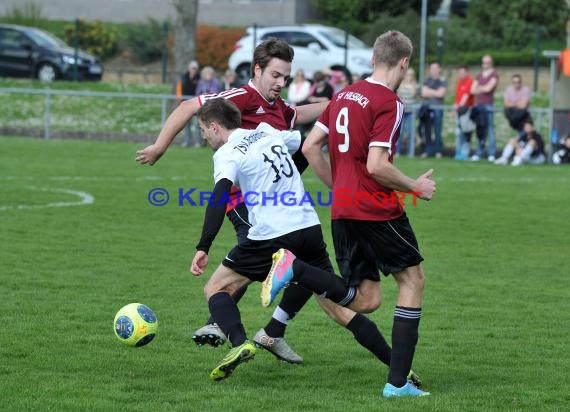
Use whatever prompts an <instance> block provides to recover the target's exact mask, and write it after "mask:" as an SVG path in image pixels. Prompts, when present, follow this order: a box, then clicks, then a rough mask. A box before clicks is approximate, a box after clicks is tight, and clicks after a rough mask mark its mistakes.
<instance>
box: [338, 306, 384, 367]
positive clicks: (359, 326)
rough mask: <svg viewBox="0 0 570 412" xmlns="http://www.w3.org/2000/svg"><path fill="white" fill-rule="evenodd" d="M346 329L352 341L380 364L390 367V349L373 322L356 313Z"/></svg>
mask: <svg viewBox="0 0 570 412" xmlns="http://www.w3.org/2000/svg"><path fill="white" fill-rule="evenodd" d="M346 328H347V329H348V330H349V331H351V332H352V334H353V335H354V339H356V341H357V342H358V343H360V344H361V345H362V346H364V347H365V348H366V349H368V350H369V351H370V352H372V354H373V355H374V356H376V357H377V358H378V359H379V360H380V362H382V363H383V364H385V365H387V366H390V357H391V356H392V349H391V348H390V345H388V342H386V339H384V336H382V333H380V330H378V327H377V326H376V324H375V323H374V322H372V321H371V320H370V319H368V318H367V317H366V316H364V315H362V314H360V313H357V314H356V315H355V316H354V317H353V318H352V320H351V321H350V322H348V324H347V325H346Z"/></svg>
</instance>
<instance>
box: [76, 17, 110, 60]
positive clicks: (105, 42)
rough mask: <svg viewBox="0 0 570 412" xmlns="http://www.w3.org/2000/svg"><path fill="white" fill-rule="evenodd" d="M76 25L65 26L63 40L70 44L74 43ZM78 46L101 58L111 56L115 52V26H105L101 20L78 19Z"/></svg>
mask: <svg viewBox="0 0 570 412" xmlns="http://www.w3.org/2000/svg"><path fill="white" fill-rule="evenodd" d="M75 31H76V25H75V24H70V25H67V26H66V27H65V41H66V43H67V44H69V45H70V46H74V45H75V36H76V33H75ZM77 37H78V38H77V40H78V47H79V48H81V49H83V50H86V51H88V52H89V53H92V54H94V55H96V56H99V57H101V58H102V59H104V58H107V57H111V56H113V55H114V54H115V53H116V52H117V43H118V37H119V35H118V31H117V29H116V28H114V27H112V28H105V26H104V25H103V23H102V22H100V21H94V22H89V21H86V20H83V19H79V28H78V33H77Z"/></svg>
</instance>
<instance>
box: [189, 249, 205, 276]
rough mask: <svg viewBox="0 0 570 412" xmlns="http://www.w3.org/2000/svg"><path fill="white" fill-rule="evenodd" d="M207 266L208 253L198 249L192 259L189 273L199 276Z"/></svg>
mask: <svg viewBox="0 0 570 412" xmlns="http://www.w3.org/2000/svg"><path fill="white" fill-rule="evenodd" d="M207 266H208V254H207V253H206V252H204V251H203V250H198V251H197V252H196V254H195V255H194V259H192V265H191V266H190V273H192V274H193V275H194V276H200V275H201V274H202V273H204V270H206V267H207Z"/></svg>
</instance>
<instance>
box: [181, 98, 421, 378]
mask: <svg viewBox="0 0 570 412" xmlns="http://www.w3.org/2000/svg"><path fill="white" fill-rule="evenodd" d="M198 123H199V125H200V128H201V130H202V136H204V138H205V139H206V140H207V141H208V143H209V144H210V146H212V148H214V150H216V153H215V154H214V176H215V182H216V184H215V187H214V191H213V193H214V194H213V198H212V201H211V202H210V204H209V205H208V207H207V210H206V214H205V218H204V227H203V230H202V235H201V238H200V241H199V243H198V245H197V247H196V249H197V252H196V255H195V257H194V259H193V260H192V265H191V268H190V269H191V272H192V273H193V274H195V275H201V274H203V273H204V270H205V269H206V266H207V265H208V250H209V248H210V246H211V245H212V242H213V241H214V238H215V237H216V234H217V233H218V231H219V229H220V227H221V224H222V222H223V218H224V212H225V207H226V203H227V202H228V201H230V198H229V191H230V189H231V187H232V185H233V184H235V183H237V182H239V185H240V188H241V190H242V193H244V196H245V197H246V199H245V203H246V205H247V207H248V210H249V214H250V220H251V224H252V227H251V228H250V230H249V233H248V236H247V239H245V240H244V241H242V242H239V243H238V245H237V246H236V247H234V248H233V249H232V250H231V251H230V253H228V255H227V256H226V258H225V259H224V260H223V262H222V264H221V265H220V266H219V267H218V269H216V271H215V272H214V274H213V275H212V277H211V278H210V279H209V280H208V282H207V284H206V287H205V292H206V297H207V299H208V306H209V308H210V312H211V314H212V316H213V317H214V320H215V321H216V322H217V324H218V325H219V327H220V328H221V329H222V331H223V332H224V334H225V335H226V336H228V339H229V340H230V342H231V344H232V346H233V349H232V350H231V351H230V353H229V354H228V355H227V356H226V357H225V358H224V359H223V360H222V362H221V363H220V364H219V365H218V366H217V367H216V368H215V369H214V370H213V371H212V373H211V378H212V379H214V380H220V379H224V378H225V377H227V376H228V375H229V374H230V373H231V372H232V371H233V370H234V368H235V367H236V366H237V365H239V363H241V362H242V361H246V360H248V359H250V358H251V357H253V356H254V354H255V347H254V346H253V345H252V344H251V343H250V342H249V341H247V337H246V334H245V330H244V327H243V325H242V323H241V319H240V315H239V310H238V308H237V305H236V303H235V301H234V300H233V299H232V297H231V296H232V295H233V294H234V293H235V292H236V291H237V290H239V289H240V288H241V287H243V286H244V285H247V284H249V283H250V282H252V281H261V280H263V279H265V277H266V276H267V273H268V271H269V270H270V268H271V256H272V254H273V252H275V250H277V249H279V248H282V247H288V248H291V250H295V253H297V254H298V255H299V256H302V258H303V259H304V260H306V261H307V262H311V264H313V265H315V266H316V267H318V268H320V269H322V270H324V271H326V272H332V265H331V262H330V259H329V256H328V253H327V251H326V245H325V242H324V240H323V236H322V232H321V227H320V223H319V219H318V216H317V214H316V212H315V210H314V209H313V208H312V206H310V205H308V204H307V202H304V203H302V204H300V203H295V202H293V204H291V201H290V199H291V197H290V196H291V195H292V197H293V198H296V199H301V198H302V197H303V195H304V194H305V190H304V188H303V183H302V182H301V178H300V175H299V172H298V170H297V169H296V167H295V165H294V162H293V161H292V158H291V156H290V154H289V150H297V149H298V148H299V145H300V143H301V139H300V134H299V132H297V131H295V132H289V131H281V132H280V131H277V130H275V129H273V128H272V127H270V126H269V125H267V124H261V125H259V126H258V127H257V129H255V130H254V131H251V130H245V129H240V128H238V127H239V125H240V117H239V110H238V109H237V108H236V107H235V106H233V105H232V104H231V103H229V102H228V101H227V100H224V99H213V100H209V101H208V102H206V103H205V104H204V105H203V106H202V108H201V109H200V110H199V111H198ZM252 191H255V192H256V193H257V196H256V197H254V198H250V197H249V196H251V192H252ZM284 195H287V196H288V197H287V199H286V200H285V201H284V200H283V198H282V196H284ZM318 301H319V303H320V304H321V306H322V307H323V308H324V309H325V311H326V312H327V313H328V312H334V313H337V314H338V315H337V316H339V317H342V318H344V319H347V323H348V324H349V325H352V327H353V329H354V330H353V329H350V330H351V331H353V333H354V334H355V337H356V338H357V340H358V342H359V343H360V344H361V345H363V346H364V347H366V348H367V349H369V350H370V351H372V352H373V353H375V350H378V348H379V347H381V346H382V345H385V348H382V350H384V352H386V353H388V354H389V353H390V348H389V346H388V345H387V343H386V342H385V341H383V338H382V336H381V335H380V333H379V331H378V329H377V327H376V325H375V324H374V323H373V322H371V321H370V320H368V319H367V318H366V317H365V316H363V315H361V314H356V313H355V312H353V311H352V310H349V309H347V308H343V307H340V306H338V305H335V304H334V303H333V302H331V301H329V300H327V299H323V298H318ZM367 339H369V340H370V341H367ZM375 354H376V353H375ZM385 363H389V360H385ZM412 377H414V378H415V375H414V374H413V372H411V371H410V378H412Z"/></svg>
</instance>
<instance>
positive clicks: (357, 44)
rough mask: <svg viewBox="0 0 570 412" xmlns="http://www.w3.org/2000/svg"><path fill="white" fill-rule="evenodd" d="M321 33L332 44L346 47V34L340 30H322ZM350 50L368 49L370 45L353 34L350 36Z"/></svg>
mask: <svg viewBox="0 0 570 412" xmlns="http://www.w3.org/2000/svg"><path fill="white" fill-rule="evenodd" d="M319 33H320V34H321V35H322V36H323V37H326V38H327V40H329V41H330V42H331V43H333V44H334V45H335V46H337V47H344V42H345V36H346V34H345V32H344V31H343V30H340V29H332V30H322V31H319ZM348 48H349V49H368V48H369V47H368V45H366V43H364V42H363V41H362V40H359V39H357V38H356V37H354V36H353V35H352V34H349V35H348Z"/></svg>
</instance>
